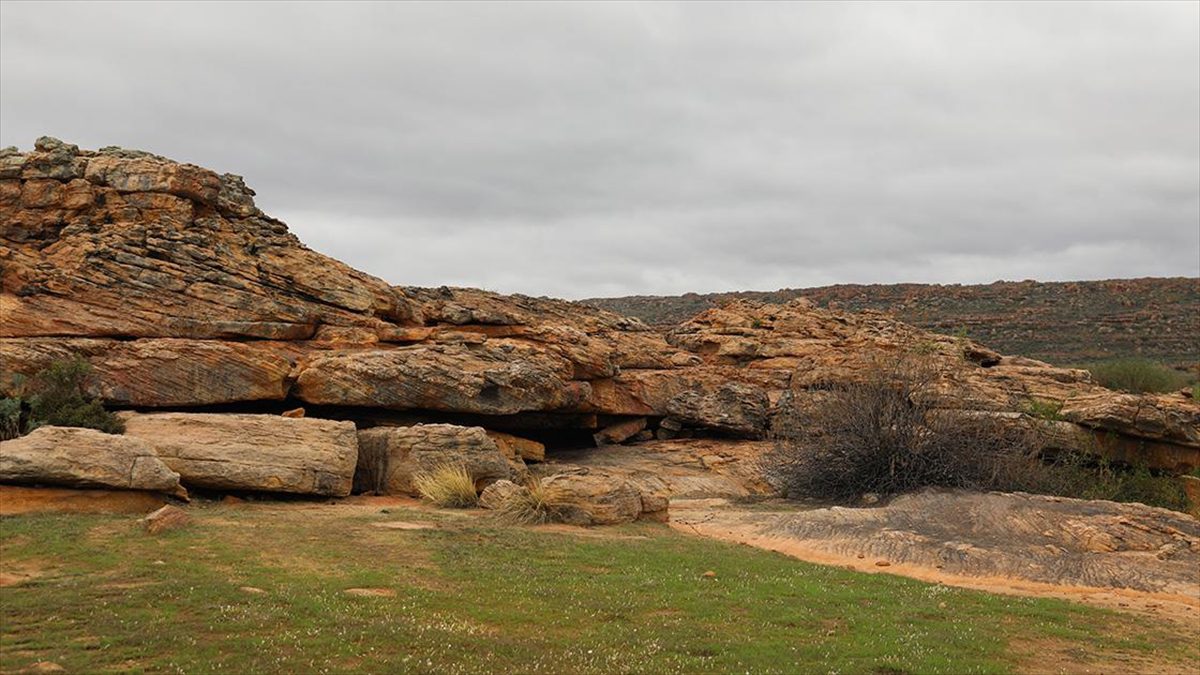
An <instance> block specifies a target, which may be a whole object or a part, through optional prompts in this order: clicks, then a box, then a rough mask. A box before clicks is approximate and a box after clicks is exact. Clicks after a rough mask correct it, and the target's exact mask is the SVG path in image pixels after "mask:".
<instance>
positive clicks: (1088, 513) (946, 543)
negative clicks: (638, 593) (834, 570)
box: [672, 491, 1200, 606]
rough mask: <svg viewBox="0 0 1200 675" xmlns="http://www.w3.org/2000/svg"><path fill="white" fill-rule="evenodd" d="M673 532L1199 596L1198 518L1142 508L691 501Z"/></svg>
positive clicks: (1034, 499) (953, 572)
mask: <svg viewBox="0 0 1200 675" xmlns="http://www.w3.org/2000/svg"><path fill="white" fill-rule="evenodd" d="M672 522H673V523H675V524H676V525H677V526H678V527H680V528H681V529H685V530H687V531H694V532H699V533H701V534H706V535H710V536H715V537H718V538H723V539H730V540H732V541H737V542H740V543H747V544H751V545H757V546H762V547H764V548H771V549H774V550H778V551H781V552H784V553H789V554H792V555H795V556H797V557H800V558H804V559H808V560H813V561H816V562H822V563H826V564H839V565H862V566H864V567H865V566H874V565H877V564H878V563H880V562H883V563H886V564H887V567H888V569H889V570H895V571H896V572H897V573H899V574H911V575H913V576H918V577H919V578H930V576H929V575H931V574H933V575H936V576H937V578H939V580H942V581H947V582H948V583H955V582H956V580H959V581H969V580H972V579H974V580H982V581H987V582H989V583H991V584H994V585H996V586H998V587H1004V586H1005V580H1008V581H1009V582H1017V583H1019V582H1038V583H1043V584H1054V585H1056V586H1066V587H1074V588H1077V587H1081V586H1085V587H1093V588H1120V589H1133V590H1138V591H1148V592H1155V593H1163V594H1168V595H1175V596H1182V597H1184V598H1187V599H1188V602H1189V603H1190V604H1192V605H1193V606H1195V603H1196V602H1198V601H1200V521H1197V520H1196V519H1195V518H1192V517H1190V516H1187V515H1184V514H1181V513H1176V512H1174V511H1168V510H1166V509H1158V508H1152V507H1149V506H1144V505H1142V504H1117V503H1115V502H1106V501H1084V500H1079V499H1064V498H1059V497H1043V496H1037V495H1027V494H1020V493H1017V494H1004V493H996V492H991V493H970V492H961V491H928V492H924V493H920V494H911V495H904V496H901V497H897V498H896V499H894V500H892V501H891V502H890V503H887V504H881V505H879V506H877V507H871V508H844V507H831V508H815V509H813V508H805V509H802V510H797V509H796V508H795V507H794V506H787V505H780V506H779V510H770V509H769V508H766V507H764V508H758V509H754V510H748V509H744V508H738V507H737V506H735V505H727V506H726V507H724V508H713V505H711V504H704V505H702V506H700V507H699V508H697V509H694V510H693V509H692V508H691V507H690V506H689V505H688V504H686V503H680V504H679V506H678V509H677V511H676V515H675V516H673V521H672Z"/></svg>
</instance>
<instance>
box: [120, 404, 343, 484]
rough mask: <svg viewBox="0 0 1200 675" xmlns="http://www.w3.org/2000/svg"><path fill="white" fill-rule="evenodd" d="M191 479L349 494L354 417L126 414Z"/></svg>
mask: <svg viewBox="0 0 1200 675" xmlns="http://www.w3.org/2000/svg"><path fill="white" fill-rule="evenodd" d="M121 418H122V419H123V420H124V421H125V434H126V435H127V436H132V437H135V438H140V439H142V440H144V441H146V442H147V443H149V444H150V446H151V447H153V448H154V451H155V452H156V453H157V454H158V456H159V457H160V458H161V459H162V461H163V462H164V463H166V465H167V466H169V467H171V468H172V469H173V470H175V471H177V472H179V475H180V477H181V480H182V481H183V483H184V484H185V485H189V486H194V487H198V488H205V489H210V490H250V491H257V492H286V493H293V494H309V495H322V496H330V497H344V496H346V495H348V494H350V488H351V486H352V484H353V480H354V467H355V465H356V464H357V462H358V438H357V436H356V435H355V428H354V423H352V422H337V421H333V420H322V419H314V418H311V417H304V418H298V419H296V418H290V417H280V416H278V415H237V414H217V413H152V414H141V413H121Z"/></svg>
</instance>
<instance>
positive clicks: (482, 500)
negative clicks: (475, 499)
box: [479, 480, 529, 509]
mask: <svg viewBox="0 0 1200 675" xmlns="http://www.w3.org/2000/svg"><path fill="white" fill-rule="evenodd" d="M528 491H529V488H526V487H524V486H521V485H517V484H516V483H514V482H512V481H511V480H498V481H496V482H495V483H492V484H491V485H489V486H487V487H485V488H484V489H483V492H480V493H479V505H480V506H481V507H483V508H485V509H498V508H500V507H501V506H503V505H504V502H506V501H508V500H510V499H512V498H514V497H515V496H517V495H518V494H519V493H521V492H528Z"/></svg>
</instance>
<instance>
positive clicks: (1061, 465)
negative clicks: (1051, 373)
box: [768, 355, 1189, 511]
mask: <svg viewBox="0 0 1200 675" xmlns="http://www.w3.org/2000/svg"><path fill="white" fill-rule="evenodd" d="M935 376H936V373H934V372H933V371H932V370H931V369H930V368H929V367H927V366H925V365H923V363H922V362H921V361H920V359H919V355H914V356H913V357H910V358H903V359H899V360H897V361H895V362H892V363H887V364H883V363H881V364H877V365H876V366H874V367H873V368H872V369H871V370H870V371H869V372H868V373H867V374H866V376H865V378H864V379H863V380H862V381H860V382H854V383H843V384H840V385H837V386H834V387H833V388H831V390H830V391H829V392H827V396H826V397H825V398H824V402H823V403H822V404H820V405H818V406H817V408H816V409H815V410H813V411H809V412H807V413H801V412H793V413H792V414H791V418H792V419H784V420H782V421H780V422H779V424H778V425H777V428H778V429H780V430H784V431H783V433H781V434H780V435H779V438H778V439H777V440H778V443H777V448H776V450H775V452H774V453H773V454H772V455H771V456H770V457H769V458H768V470H769V471H770V472H771V473H772V474H774V476H775V477H776V479H777V480H778V481H779V483H780V484H781V485H782V486H783V487H784V489H785V490H786V492H787V493H788V494H789V495H790V496H793V497H805V498H815V499H823V500H832V501H837V502H852V501H854V500H857V499H858V498H860V497H861V496H862V495H864V494H868V493H873V494H878V495H881V496H888V495H895V494H900V493H904V492H911V491H914V490H919V489H922V488H928V487H947V488H965V489H975V490H999V491H1004V492H1030V493H1035V494H1049V495H1056V496H1060V497H1072V498H1077V499H1107V500H1111V501H1118V502H1139V503H1143V504H1148V505H1151V506H1160V507H1163V508H1169V509H1173V510H1176V511H1187V510H1188V509H1189V503H1188V500H1187V495H1186V494H1185V492H1184V489H1183V485H1182V483H1181V482H1180V481H1179V480H1178V479H1177V478H1176V477H1174V476H1171V475H1160V474H1157V473H1155V472H1153V471H1151V470H1150V469H1148V468H1146V467H1144V466H1135V467H1125V466H1116V465H1114V464H1111V463H1109V462H1107V461H1105V460H1103V459H1099V458H1098V457H1096V456H1094V455H1091V454H1087V453H1083V452H1067V453H1059V454H1057V455H1053V456H1044V455H1042V454H1040V453H1039V448H1040V447H1041V443H1040V442H1039V438H1038V433H1039V430H1038V428H1037V426H1036V425H1022V424H1013V423H1012V421H1011V420H1005V419H1003V418H998V417H992V416H988V415H981V414H970V413H952V412H950V411H944V410H937V409H935V408H934V407H933V406H932V405H931V404H930V403H929V402H928V401H927V399H926V398H925V397H923V396H922V393H923V392H924V391H925V390H927V388H928V387H929V386H930V385H931V383H932V380H933V378H934V377H935ZM1060 408H1061V405H1060V404H1058V403H1056V402H1053V401H1042V400H1036V399H1035V400H1031V401H1030V402H1029V404H1028V406H1027V409H1026V410H1025V413H1026V414H1027V415H1028V416H1029V417H1030V418H1032V419H1033V420H1041V421H1056V420H1060V419H1062V417H1061V415H1060V413H1059V410H1060ZM785 417H787V416H786V415H785Z"/></svg>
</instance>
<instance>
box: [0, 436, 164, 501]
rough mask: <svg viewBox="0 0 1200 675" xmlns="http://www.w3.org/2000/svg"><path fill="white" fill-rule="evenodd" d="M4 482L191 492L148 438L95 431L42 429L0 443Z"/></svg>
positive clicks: (0, 466)
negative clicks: (145, 439)
mask: <svg viewBox="0 0 1200 675" xmlns="http://www.w3.org/2000/svg"><path fill="white" fill-rule="evenodd" d="M0 482H3V483H23V484H36V485H60V486H69V487H82V488H118V489H122V490H146V491H151V492H163V493H166V494H172V495H177V496H181V497H186V496H187V492H186V491H185V490H183V488H181V487H180V485H179V474H178V473H175V472H174V471H172V470H171V469H170V468H168V466H167V465H166V464H164V463H163V462H162V460H160V459H159V458H158V456H157V455H156V454H155V452H154V450H153V449H152V448H151V447H150V445H149V444H147V443H146V442H145V441H142V440H139V439H137V438H131V437H128V436H118V435H114V434H106V433H103V432H100V431H96V430H94V429H69V428H64V427H40V428H38V429H34V430H33V431H32V432H31V433H29V434H28V435H26V436H22V437H20V438H15V439H13V440H10V441H4V442H0Z"/></svg>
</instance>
